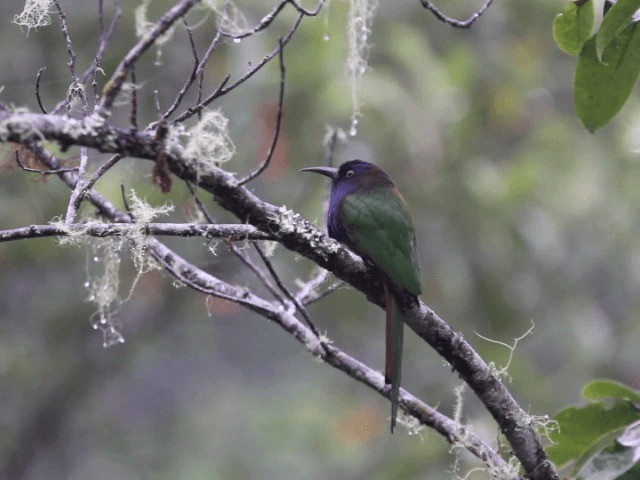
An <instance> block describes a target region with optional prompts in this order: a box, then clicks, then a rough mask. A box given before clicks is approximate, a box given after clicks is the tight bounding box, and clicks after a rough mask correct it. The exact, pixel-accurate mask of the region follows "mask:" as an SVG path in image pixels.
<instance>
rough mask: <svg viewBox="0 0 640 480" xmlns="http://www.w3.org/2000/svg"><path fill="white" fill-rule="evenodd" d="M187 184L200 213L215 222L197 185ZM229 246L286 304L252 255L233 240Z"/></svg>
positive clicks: (266, 286)
mask: <svg viewBox="0 0 640 480" xmlns="http://www.w3.org/2000/svg"><path fill="white" fill-rule="evenodd" d="M186 184H187V188H188V189H189V192H191V195H192V196H193V198H194V199H195V202H196V205H197V207H198V210H199V211H200V213H202V215H203V216H204V218H205V219H206V220H207V222H209V223H210V224H213V223H215V222H214V221H213V217H211V215H210V214H209V212H208V211H207V209H206V208H205V206H204V205H203V204H202V202H201V201H200V199H199V198H198V196H197V195H196V190H195V187H194V186H193V185H192V184H191V183H189V182H186ZM245 238H247V239H250V238H249V237H245ZM232 240H233V239H232ZM228 246H229V248H230V249H231V251H232V252H233V254H234V255H235V256H236V257H238V258H239V259H240V261H241V262H242V263H244V264H245V265H246V266H247V267H248V268H249V270H251V271H252V272H253V273H254V274H255V276H256V277H258V280H260V282H261V283H262V284H263V285H264V286H265V288H266V289H267V290H268V291H269V292H270V293H271V295H273V296H274V297H275V298H276V299H277V300H278V301H279V302H280V303H281V304H282V305H283V306H285V301H284V299H283V298H282V296H281V295H280V294H279V293H278V290H277V289H276V288H275V287H274V286H273V285H272V284H271V282H270V281H269V279H268V278H267V275H266V274H265V273H264V271H263V270H262V269H261V268H259V267H258V266H257V265H256V264H255V263H254V262H253V260H251V257H249V255H248V254H247V253H246V252H245V251H244V250H243V249H241V248H239V247H238V246H237V245H236V244H235V242H233V241H230V242H229V243H228Z"/></svg>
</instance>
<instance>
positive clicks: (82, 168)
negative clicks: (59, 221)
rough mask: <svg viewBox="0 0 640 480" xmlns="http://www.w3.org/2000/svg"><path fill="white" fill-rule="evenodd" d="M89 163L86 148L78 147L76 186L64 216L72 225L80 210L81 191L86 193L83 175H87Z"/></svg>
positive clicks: (82, 195)
mask: <svg viewBox="0 0 640 480" xmlns="http://www.w3.org/2000/svg"><path fill="white" fill-rule="evenodd" d="M88 163H89V152H88V150H87V147H80V165H79V167H78V173H77V175H78V183H77V184H76V188H75V189H74V190H73V192H71V197H70V198H69V205H68V206H67V214H66V216H65V222H66V223H73V220H74V219H75V217H76V213H77V212H78V208H80V204H81V203H82V199H83V198H84V193H82V192H83V191H84V192H86V190H85V189H84V186H85V184H86V180H85V175H86V173H87V164H88Z"/></svg>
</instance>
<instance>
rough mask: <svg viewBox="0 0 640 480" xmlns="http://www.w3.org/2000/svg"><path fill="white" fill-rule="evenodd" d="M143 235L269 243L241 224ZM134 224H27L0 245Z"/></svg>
mask: <svg viewBox="0 0 640 480" xmlns="http://www.w3.org/2000/svg"><path fill="white" fill-rule="evenodd" d="M142 227H143V228H144V233H145V235H163V236H168V237H196V238H226V239H229V240H230V241H241V240H242V241H244V240H271V239H272V238H273V237H272V236H271V235H269V234H266V233H264V232H261V231H259V230H257V229H256V228H255V227H252V226H251V225H241V224H202V223H186V224H185V223H148V224H146V225H143V226H142ZM140 228H141V226H140V225H137V224H135V223H97V222H96V223H71V224H65V225H64V226H62V225H57V224H53V225H30V226H28V227H20V228H12V229H9V230H0V243H2V242H10V241H13V240H26V239H30V238H45V237H73V236H74V235H87V236H90V237H98V238H105V237H121V236H125V235H127V234H128V233H131V231H132V230H138V231H139V230H140Z"/></svg>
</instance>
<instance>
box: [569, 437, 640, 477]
mask: <svg viewBox="0 0 640 480" xmlns="http://www.w3.org/2000/svg"><path fill="white" fill-rule="evenodd" d="M635 464H636V460H635V455H634V451H633V449H631V448H627V447H624V446H622V445H620V444H619V443H617V442H613V444H611V445H609V446H607V447H606V448H604V449H602V450H600V451H599V452H598V453H596V454H595V455H594V456H593V457H591V458H590V459H589V460H588V461H587V462H586V463H585V464H584V465H583V466H582V468H581V469H580V471H579V472H578V474H577V475H576V480H615V479H616V478H618V477H619V476H620V475H622V474H623V473H625V472H627V471H628V470H630V469H631V468H633V467H634V465H635Z"/></svg>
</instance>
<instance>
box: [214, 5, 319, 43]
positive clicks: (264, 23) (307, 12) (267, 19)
mask: <svg viewBox="0 0 640 480" xmlns="http://www.w3.org/2000/svg"><path fill="white" fill-rule="evenodd" d="M324 2H325V0H319V1H318V4H317V5H316V8H314V9H313V10H311V9H305V8H304V7H302V5H300V4H299V3H298V2H297V1H296V0H283V1H282V2H280V3H279V4H278V5H276V6H275V7H274V8H273V9H272V10H271V11H270V12H269V13H267V14H266V15H265V16H264V17H262V20H260V23H259V24H258V25H256V26H255V27H253V28H252V29H250V30H246V31H244V32H241V33H231V32H225V31H222V32H221V33H222V35H224V36H225V37H228V38H233V39H243V38H246V37H250V36H251V35H255V34H256V33H258V32H260V31H262V30H264V29H265V28H267V27H268V26H269V25H271V23H273V21H274V20H275V19H276V17H277V16H278V15H279V14H280V12H282V10H283V9H284V7H286V6H287V4H291V5H293V7H294V8H295V9H296V10H297V11H298V13H299V14H300V15H303V16H307V17H315V16H316V15H318V13H320V10H321V9H322V7H323V5H324Z"/></svg>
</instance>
